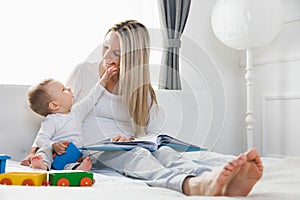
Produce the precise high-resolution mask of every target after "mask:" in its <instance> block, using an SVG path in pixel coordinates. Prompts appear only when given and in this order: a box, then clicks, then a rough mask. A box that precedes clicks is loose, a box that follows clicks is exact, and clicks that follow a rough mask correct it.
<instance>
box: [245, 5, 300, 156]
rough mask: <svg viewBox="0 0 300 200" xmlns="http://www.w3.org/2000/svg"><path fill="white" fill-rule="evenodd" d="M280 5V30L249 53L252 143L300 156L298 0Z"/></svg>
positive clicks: (262, 148) (279, 153) (265, 150)
mask: <svg viewBox="0 0 300 200" xmlns="http://www.w3.org/2000/svg"><path fill="white" fill-rule="evenodd" d="M282 6H283V26H282V30H281V32H280V33H279V35H278V36H277V37H276V38H275V39H274V40H273V41H272V42H271V43H269V44H268V45H266V46H265V47H263V48H258V49H254V52H253V59H254V60H253V64H254V69H253V73H254V77H255V79H254V118H255V123H254V127H255V129H254V131H255V134H254V144H255V146H256V147H257V148H258V149H259V150H260V151H261V153H262V154H263V155H265V156H275V157H278V156H279V157H281V156H286V155H291V156H300V153H299V151H298V150H299V147H298V144H297V143H298V142H297V141H299V140H300V134H299V133H300V128H299V126H298V124H299V119H300V79H299V74H300V68H299V65H300V37H299V34H300V13H299V10H300V1H298V0H282ZM243 58H244V56H242V62H241V65H242V66H244V62H245V61H244V59H243Z"/></svg>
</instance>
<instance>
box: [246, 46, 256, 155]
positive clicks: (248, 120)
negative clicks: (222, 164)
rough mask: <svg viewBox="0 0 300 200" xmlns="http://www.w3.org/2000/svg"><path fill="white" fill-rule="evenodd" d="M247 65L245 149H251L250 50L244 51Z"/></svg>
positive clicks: (251, 89)
mask: <svg viewBox="0 0 300 200" xmlns="http://www.w3.org/2000/svg"><path fill="white" fill-rule="evenodd" d="M246 56H247V65H246V74H245V79H246V89H247V110H246V118H245V122H246V134H247V148H248V149H250V148H253V122H254V118H253V73H252V49H251V48H248V49H246Z"/></svg>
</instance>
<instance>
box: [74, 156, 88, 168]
mask: <svg viewBox="0 0 300 200" xmlns="http://www.w3.org/2000/svg"><path fill="white" fill-rule="evenodd" d="M75 169H76V170H82V171H86V172H88V171H91V169H92V161H91V159H90V157H86V158H85V159H84V160H83V161H82V162H81V163H80V165H79V166H78V167H76V168H75Z"/></svg>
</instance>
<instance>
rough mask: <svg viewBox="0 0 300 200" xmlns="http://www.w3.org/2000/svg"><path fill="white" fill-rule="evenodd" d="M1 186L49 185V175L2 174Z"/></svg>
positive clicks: (31, 173) (32, 173)
mask: <svg viewBox="0 0 300 200" xmlns="http://www.w3.org/2000/svg"><path fill="white" fill-rule="evenodd" d="M0 184H1V185H27V186H42V185H47V173H43V172H7V173H3V174H0Z"/></svg>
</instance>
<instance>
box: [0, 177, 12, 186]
mask: <svg viewBox="0 0 300 200" xmlns="http://www.w3.org/2000/svg"><path fill="white" fill-rule="evenodd" d="M0 184H1V185H12V181H11V180H10V178H4V179H2V180H1V181H0Z"/></svg>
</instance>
